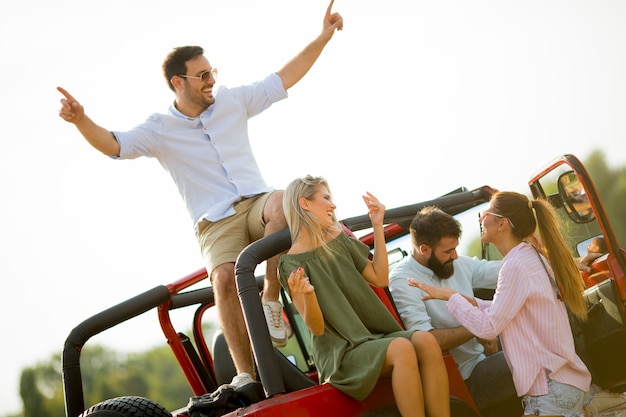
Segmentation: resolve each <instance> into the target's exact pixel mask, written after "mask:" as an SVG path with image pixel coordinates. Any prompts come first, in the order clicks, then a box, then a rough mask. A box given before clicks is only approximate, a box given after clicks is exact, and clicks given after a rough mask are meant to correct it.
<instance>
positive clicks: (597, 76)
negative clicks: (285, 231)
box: [0, 0, 626, 416]
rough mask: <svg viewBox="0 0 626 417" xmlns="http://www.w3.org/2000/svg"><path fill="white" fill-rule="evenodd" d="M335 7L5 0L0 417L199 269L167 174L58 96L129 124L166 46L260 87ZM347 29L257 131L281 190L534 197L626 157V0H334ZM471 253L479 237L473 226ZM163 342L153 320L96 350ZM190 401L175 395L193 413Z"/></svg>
mask: <svg viewBox="0 0 626 417" xmlns="http://www.w3.org/2000/svg"><path fill="white" fill-rule="evenodd" d="M326 6H327V3H326V2H325V1H322V0H299V1H293V0H267V1H259V0H210V1H202V2H200V1H197V0H188V1H186V2H166V1H163V0H150V1H148V0H134V1H127V0H109V1H107V2H102V1H91V2H84V1H79V0H66V1H63V2H58V1H44V0H34V1H30V2H13V3H12V8H11V11H10V12H7V13H3V14H2V15H1V16H0V52H1V54H2V63H3V64H2V65H1V66H0V76H1V79H3V80H4V83H5V85H4V91H5V93H4V99H3V100H1V101H0V129H1V132H2V143H3V148H2V152H0V192H1V195H2V198H3V202H2V204H0V231H1V233H2V238H1V239H0V253H1V254H2V255H1V256H2V257H1V262H0V277H1V279H2V284H3V288H4V290H3V295H4V297H3V300H2V302H1V303H0V317H1V318H0V331H1V332H2V335H3V343H2V355H1V356H0V361H1V368H2V370H3V372H2V374H1V375H0V392H2V395H1V397H0V416H1V415H5V414H8V413H13V412H17V411H18V410H20V409H21V401H20V398H19V375H20V372H21V370H22V369H23V368H24V367H28V366H35V365H36V364H37V363H40V362H45V361H47V360H49V358H50V357H51V355H52V354H55V353H60V352H61V351H62V348H63V343H64V341H65V339H66V337H67V336H68V334H69V333H70V331H71V330H72V328H74V327H75V326H76V325H78V324H79V323H80V322H82V321H83V320H84V319H86V318H88V317H90V316H91V315H93V314H96V313H98V312H100V311H102V310H104V309H106V308H108V307H110V306H112V305H115V304H117V303H119V302H121V301H124V300H126V299H128V298H131V297H133V296H135V295H137V294H139V293H141V292H143V291H145V290H147V289H150V288H153V287H155V286H157V285H161V284H167V283H170V282H173V281H175V280H177V279H178V278H181V277H183V276H185V275H187V274H189V273H191V272H194V271H196V270H198V269H200V268H202V261H201V258H200V255H199V250H198V247H197V243H196V240H195V236H194V234H193V228H192V224H191V221H190V219H189V217H188V214H187V212H186V210H185V207H184V205H183V202H182V199H181V198H180V197H179V195H178V192H177V190H176V188H175V186H174V185H173V182H172V181H171V179H170V178H169V176H168V175H167V174H166V173H165V172H164V171H163V170H162V169H161V167H160V166H159V164H158V163H157V162H156V161H155V160H151V159H147V158H143V159H138V160H133V161H114V160H111V159H109V158H107V157H105V156H103V155H101V154H99V153H98V152H97V151H95V150H94V149H92V148H91V147H90V146H89V145H88V144H87V143H86V142H85V141H84V139H83V138H82V137H81V136H80V134H79V133H78V132H77V131H76V129H75V127H74V126H73V125H71V124H68V123H66V122H64V121H63V120H61V119H60V118H59V117H58V111H59V108H60V102H59V100H60V98H61V95H60V94H59V93H58V92H57V91H56V87H57V86H62V87H64V88H66V89H67V90H68V91H69V92H70V93H71V94H72V95H74V97H75V98H76V99H77V100H78V101H79V102H80V103H81V104H83V105H84V106H85V109H86V112H87V114H88V115H89V116H90V117H91V118H92V119H94V120H95V121H96V122H97V123H98V124H100V125H102V126H104V127H106V128H108V129H111V130H124V129H129V128H132V127H133V126H135V125H136V124H138V123H140V122H142V121H143V120H145V119H146V118H147V117H148V116H149V115H150V114H152V113H154V112H161V111H165V110H166V109H167V107H168V106H169V104H170V103H171V102H172V100H173V94H172V93H171V92H170V90H169V89H168V88H167V86H166V84H165V80H164V79H163V77H162V75H161V63H162V61H163V59H164V57H165V55H167V53H168V52H169V51H170V50H171V49H172V48H173V47H176V46H180V45H200V46H202V47H204V48H205V54H206V56H207V57H208V59H209V61H210V62H211V64H212V65H213V66H214V67H216V68H218V69H219V76H218V84H222V85H229V86H236V85H241V84H243V83H248V82H252V81H255V80H257V79H261V78H263V77H265V76H266V75H267V74H269V73H271V72H273V71H277V70H279V69H280V68H281V67H282V66H283V64H285V63H286V62H287V61H288V60H289V59H291V58H292V57H293V56H294V55H295V54H296V53H298V52H299V51H300V50H301V49H303V48H304V46H305V45H306V44H307V43H308V42H309V41H311V40H312V39H313V38H314V37H315V36H317V34H318V33H319V31H320V30H321V27H322V18H323V14H324V12H325V9H326ZM334 10H335V11H337V12H339V13H341V15H342V16H343V18H344V30H343V31H341V32H338V33H336V34H335V36H334V37H333V39H332V40H331V42H330V43H329V44H328V45H327V47H326V49H325V51H324V52H323V54H322V56H321V57H320V58H319V60H318V62H317V63H316V64H315V66H314V67H313V68H312V69H311V71H310V72H309V73H308V74H307V75H306V76H305V78H304V79H303V80H301V81H300V83H298V84H297V85H296V86H294V87H293V88H292V89H291V90H290V91H289V98H288V99H287V100H284V101H281V102H279V103H276V104H275V105H274V106H272V108H270V109H268V110H267V111H266V112H264V113H263V114H261V115H259V116H257V117H255V118H253V119H252V120H251V121H250V137H251V141H252V145H253V148H254V151H255V155H256V158H257V161H258V163H259V165H260V167H261V170H262V172H263V174H264V177H265V180H266V181H267V183H268V184H270V185H272V186H274V187H276V188H284V187H285V186H286V185H287V184H288V183H289V182H290V181H291V180H292V179H294V178H296V177H299V176H303V175H306V174H313V175H322V176H324V177H326V178H327V179H328V181H329V183H330V186H331V189H332V191H333V194H334V196H335V200H336V204H337V206H338V208H337V216H338V217H339V218H345V217H350V216H354V215H360V214H364V213H365V210H364V206H363V202H362V200H361V198H360V196H361V195H362V194H363V193H364V192H365V191H370V192H372V193H373V194H375V195H376V196H377V197H378V198H379V199H380V200H381V201H382V202H383V203H385V204H386V205H387V207H388V208H392V207H397V206H402V205H406V204H411V203H415V202H418V201H424V200H429V199H432V198H434V197H437V196H439V195H441V194H444V193H447V192H448V191H451V190H453V189H455V188H457V187H459V186H465V187H467V188H470V189H472V188H476V187H480V186H482V185H485V184H488V185H490V186H492V187H495V188H498V189H500V190H514V191H520V192H526V191H527V189H528V188H527V182H528V180H529V178H530V176H531V174H533V173H534V172H535V171H536V170H538V169H539V168H541V167H542V166H543V165H544V164H545V163H547V162H549V161H551V160H552V159H554V158H555V157H557V156H558V155H560V154H564V153H573V154H575V155H577V156H579V157H580V158H581V159H583V160H584V159H585V158H586V157H587V156H588V155H589V154H590V153H591V152H592V151H594V150H602V151H603V152H604V153H605V156H606V159H607V162H608V163H609V165H610V166H613V167H617V166H622V165H624V164H626V140H625V137H626V117H624V114H626V76H624V74H626V57H625V55H624V54H625V52H626V25H624V23H623V22H624V21H626V2H624V1H621V0H593V1H591V0H549V1H545V0H527V1H519V0H516V1H513V0H446V1H423V0H410V1H409V0H386V1H384V2H383V1H373V0H336V2H335V5H334ZM466 239H467V233H466ZM96 343H99V344H103V345H105V346H108V347H111V348H114V349H119V350H122V351H141V350H143V349H146V348H149V347H152V346H155V345H158V344H161V343H163V336H162V334H161V333H160V329H159V328H158V321H157V317H156V313H155V312H154V313H153V312H149V313H146V314H144V315H143V316H141V317H140V318H138V319H137V320H135V321H133V322H128V323H125V324H123V325H122V326H120V327H119V328H116V329H112V330H111V331H109V332H105V333H103V334H101V335H98V336H95V337H94V338H92V339H91V340H90V341H89V344H96ZM185 401H186V400H184V399H183V400H181V403H184V402H185Z"/></svg>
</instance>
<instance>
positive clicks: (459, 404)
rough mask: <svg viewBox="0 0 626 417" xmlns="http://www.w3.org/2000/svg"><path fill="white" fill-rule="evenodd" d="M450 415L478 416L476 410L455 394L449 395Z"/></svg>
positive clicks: (458, 416) (461, 416) (453, 416)
mask: <svg viewBox="0 0 626 417" xmlns="http://www.w3.org/2000/svg"><path fill="white" fill-rule="evenodd" d="M450 416H451V417H478V414H476V411H474V409H473V408H472V407H470V406H469V405H468V404H467V403H466V402H465V401H463V400H461V399H460V398H457V397H455V396H452V395H451V396H450Z"/></svg>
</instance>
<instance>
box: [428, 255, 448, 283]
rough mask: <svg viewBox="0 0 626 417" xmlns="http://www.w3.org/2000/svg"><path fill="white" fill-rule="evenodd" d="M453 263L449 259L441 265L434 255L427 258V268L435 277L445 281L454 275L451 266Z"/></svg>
mask: <svg viewBox="0 0 626 417" xmlns="http://www.w3.org/2000/svg"><path fill="white" fill-rule="evenodd" d="M453 262H454V261H453V260H452V259H450V260H449V261H446V262H444V263H441V262H439V260H438V259H437V258H436V257H435V255H434V254H431V255H430V258H428V267H429V268H430V269H431V270H432V271H433V273H434V274H435V275H436V276H437V277H439V278H441V279H447V278H450V277H451V276H452V274H454V265H453V264H452V263H453Z"/></svg>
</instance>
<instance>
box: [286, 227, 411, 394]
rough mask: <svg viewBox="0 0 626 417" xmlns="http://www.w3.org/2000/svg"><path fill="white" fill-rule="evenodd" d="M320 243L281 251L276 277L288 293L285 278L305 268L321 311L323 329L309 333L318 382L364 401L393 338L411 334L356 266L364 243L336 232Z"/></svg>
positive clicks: (364, 256) (364, 254) (362, 261)
mask: <svg viewBox="0 0 626 417" xmlns="http://www.w3.org/2000/svg"><path fill="white" fill-rule="evenodd" d="M328 247H329V248H330V249H331V253H328V252H326V251H325V250H324V249H323V248H317V249H315V250H313V251H310V252H305V253H299V254H286V255H283V256H281V258H280V261H279V265H278V268H279V280H280V283H281V285H282V286H283V288H285V290H286V291H287V292H289V286H288V285H287V279H288V278H289V275H290V274H291V272H292V271H294V270H296V269H297V268H298V267H302V268H304V272H305V276H308V277H309V280H310V282H311V284H312V285H313V286H314V287H315V293H316V295H317V299H318V302H319V305H320V308H321V310H322V313H323V315H324V334H323V335H321V336H315V335H312V351H313V352H312V354H313V358H314V359H315V364H316V367H317V371H318V374H319V379H320V381H322V382H329V383H330V384H332V385H333V386H334V387H336V388H338V389H339V390H341V391H342V392H344V393H346V394H347V395H349V396H351V397H353V398H356V399H357V400H363V399H364V398H365V397H367V395H368V394H369V393H370V392H371V391H372V389H373V388H374V386H375V385H376V382H377V380H378V378H379V377H380V373H381V370H382V366H383V363H384V361H385V354H386V352H387V347H388V345H389V343H390V342H391V340H392V338H394V337H405V338H410V337H411V334H412V333H413V331H405V330H402V328H401V327H400V325H399V324H398V322H397V321H396V320H395V318H394V317H393V316H392V315H391V313H390V312H389V310H387V308H386V307H385V305H384V304H383V303H382V301H380V299H379V298H378V296H377V295H376V294H375V293H374V291H372V289H371V288H370V287H369V285H368V284H367V282H366V281H365V279H364V278H363V277H362V276H361V271H363V269H364V268H365V266H366V265H367V262H368V253H369V248H368V247H367V246H366V245H364V244H363V243H362V242H360V241H358V240H356V239H353V238H350V237H348V236H347V235H346V234H344V233H340V234H339V236H337V237H336V238H335V239H333V240H332V241H330V242H329V243H328Z"/></svg>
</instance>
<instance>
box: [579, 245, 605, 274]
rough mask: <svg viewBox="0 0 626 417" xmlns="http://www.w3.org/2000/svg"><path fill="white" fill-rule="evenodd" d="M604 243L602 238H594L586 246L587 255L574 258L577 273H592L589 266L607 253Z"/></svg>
mask: <svg viewBox="0 0 626 417" xmlns="http://www.w3.org/2000/svg"><path fill="white" fill-rule="evenodd" d="M607 252H608V250H607V247H606V242H605V241H604V237H602V236H596V237H594V238H593V239H591V241H590V242H589V244H588V245H587V254H586V255H584V256H581V257H578V258H575V259H574V261H575V262H576V266H577V267H578V270H579V271H582V272H586V273H588V274H591V273H592V272H593V271H592V269H591V267H590V266H589V265H590V264H591V263H592V262H593V261H595V260H596V259H598V258H599V257H600V256H602V255H604V254H605V253H607Z"/></svg>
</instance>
